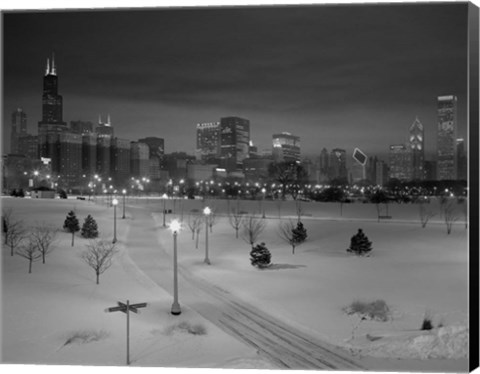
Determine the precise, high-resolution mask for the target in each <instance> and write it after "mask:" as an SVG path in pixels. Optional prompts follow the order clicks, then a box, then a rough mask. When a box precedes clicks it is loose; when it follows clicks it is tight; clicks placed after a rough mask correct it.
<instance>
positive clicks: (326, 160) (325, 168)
mask: <svg viewBox="0 0 480 374" xmlns="http://www.w3.org/2000/svg"><path fill="white" fill-rule="evenodd" d="M318 170H319V176H318V181H319V182H326V181H328V179H329V175H330V156H329V154H328V151H327V149H326V148H323V149H322V151H321V152H320V157H319V160H318Z"/></svg>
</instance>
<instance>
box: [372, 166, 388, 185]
mask: <svg viewBox="0 0 480 374" xmlns="http://www.w3.org/2000/svg"><path fill="white" fill-rule="evenodd" d="M387 181H388V166H387V164H386V163H385V162H384V161H382V160H377V161H375V179H374V182H375V184H376V185H378V186H384V185H385V184H386V183H387Z"/></svg>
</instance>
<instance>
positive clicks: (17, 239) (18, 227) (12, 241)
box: [7, 219, 27, 256]
mask: <svg viewBox="0 0 480 374" xmlns="http://www.w3.org/2000/svg"><path fill="white" fill-rule="evenodd" d="M8 225H9V227H8V237H7V244H8V246H9V247H10V254H11V255H12V256H13V254H14V253H15V248H17V246H19V245H20V243H21V242H22V241H23V240H24V239H25V238H26V236H27V234H26V231H25V227H24V226H23V223H22V221H14V220H13V219H10V222H9V224H8Z"/></svg>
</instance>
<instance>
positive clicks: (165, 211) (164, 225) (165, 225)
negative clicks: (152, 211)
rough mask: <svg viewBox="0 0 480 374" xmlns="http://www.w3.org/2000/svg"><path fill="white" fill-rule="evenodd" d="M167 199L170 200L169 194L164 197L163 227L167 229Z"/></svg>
mask: <svg viewBox="0 0 480 374" xmlns="http://www.w3.org/2000/svg"><path fill="white" fill-rule="evenodd" d="M167 198H168V196H167V194H163V195H162V199H163V227H167V224H166V223H165V214H166V213H167V210H166V206H165V204H166V202H167V200H166V199H167Z"/></svg>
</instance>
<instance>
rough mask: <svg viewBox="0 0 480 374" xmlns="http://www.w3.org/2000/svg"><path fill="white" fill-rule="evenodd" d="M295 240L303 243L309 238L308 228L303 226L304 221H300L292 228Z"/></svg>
mask: <svg viewBox="0 0 480 374" xmlns="http://www.w3.org/2000/svg"><path fill="white" fill-rule="evenodd" d="M292 233H293V240H294V241H295V242H296V243H297V244H300V243H303V242H304V241H305V240H306V239H307V229H306V228H305V227H303V223H302V222H300V221H298V222H297V227H296V228H294V229H293V230H292Z"/></svg>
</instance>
